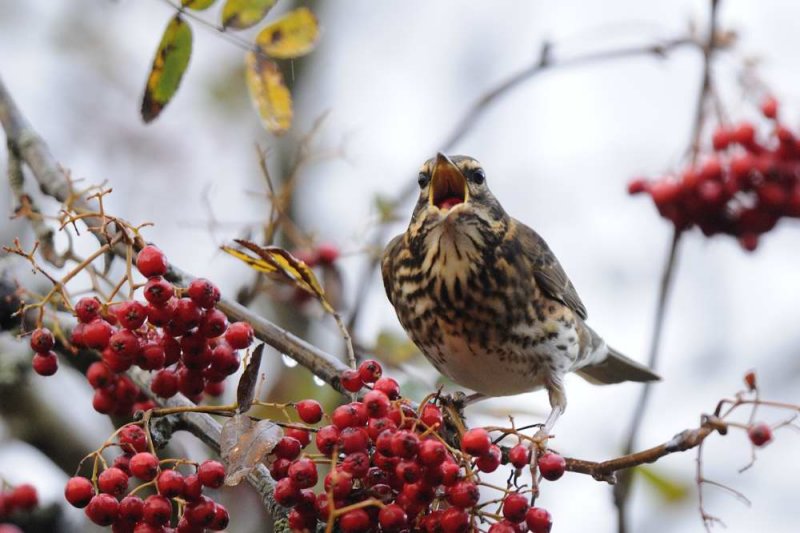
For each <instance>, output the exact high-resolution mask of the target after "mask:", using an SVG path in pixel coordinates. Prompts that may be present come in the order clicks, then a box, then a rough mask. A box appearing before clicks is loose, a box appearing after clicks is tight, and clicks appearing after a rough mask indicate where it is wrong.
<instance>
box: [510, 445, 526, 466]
mask: <svg viewBox="0 0 800 533" xmlns="http://www.w3.org/2000/svg"><path fill="white" fill-rule="evenodd" d="M508 461H509V462H510V463H511V464H512V465H514V468H525V467H526V466H528V465H529V464H530V462H531V450H530V448H528V447H527V446H525V445H524V444H517V445H516V446H514V447H513V448H511V449H510V450H509V451H508Z"/></svg>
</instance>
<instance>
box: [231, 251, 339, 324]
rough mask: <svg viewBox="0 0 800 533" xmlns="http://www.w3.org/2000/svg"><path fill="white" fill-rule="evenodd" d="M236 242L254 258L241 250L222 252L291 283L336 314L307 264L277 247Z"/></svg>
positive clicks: (326, 309)
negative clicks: (251, 253)
mask: <svg viewBox="0 0 800 533" xmlns="http://www.w3.org/2000/svg"><path fill="white" fill-rule="evenodd" d="M235 242H236V243H237V244H238V245H240V246H242V247H244V248H246V249H247V250H249V251H251V252H253V254H255V256H252V255H250V254H248V253H246V252H243V251H241V250H236V249H235V248H231V247H229V246H223V247H222V250H223V251H224V252H226V253H228V254H230V255H232V256H233V257H235V258H237V259H239V260H240V261H243V262H245V263H246V264H247V265H248V266H249V267H250V268H253V269H255V270H258V271H259V272H264V273H267V274H272V275H273V277H277V278H278V279H280V280H282V281H285V282H288V283H291V284H292V285H294V286H295V287H298V288H299V289H302V290H304V291H306V292H307V293H309V294H311V295H312V296H315V297H316V298H317V300H319V302H320V304H322V307H323V308H324V309H325V311H327V312H329V313H334V309H333V307H331V305H330V304H329V303H328V301H327V300H326V299H325V291H324V290H323V288H322V285H320V284H319V281H318V280H317V276H315V275H314V272H313V271H312V270H311V269H310V268H309V267H308V265H307V264H305V262H303V261H301V260H300V259H298V258H296V257H295V256H293V255H292V254H290V253H289V252H287V251H286V250H284V249H283V248H279V247H277V246H259V245H257V244H255V243H253V242H250V241H245V240H241V239H236V240H235Z"/></svg>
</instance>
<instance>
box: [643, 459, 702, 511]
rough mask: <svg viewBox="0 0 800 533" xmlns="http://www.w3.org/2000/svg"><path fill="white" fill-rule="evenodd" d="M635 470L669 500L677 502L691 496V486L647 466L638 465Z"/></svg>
mask: <svg viewBox="0 0 800 533" xmlns="http://www.w3.org/2000/svg"><path fill="white" fill-rule="evenodd" d="M635 472H636V473H637V474H638V475H640V476H641V477H642V479H643V480H644V481H645V482H646V483H647V484H648V485H650V486H651V487H653V488H654V489H656V492H657V493H658V494H659V495H660V496H661V497H662V498H663V499H664V500H665V501H667V502H669V503H676V502H680V501H684V500H685V499H686V498H688V497H689V486H688V485H687V484H686V483H682V482H680V481H677V480H675V479H670V478H668V477H666V476H665V475H664V474H661V473H659V472H656V471H655V470H654V469H652V468H650V467H646V466H637V467H636V469H635Z"/></svg>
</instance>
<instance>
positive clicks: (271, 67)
mask: <svg viewBox="0 0 800 533" xmlns="http://www.w3.org/2000/svg"><path fill="white" fill-rule="evenodd" d="M245 67H246V70H245V77H246V79H247V88H248V89H249V90H250V99H251V100H252V101H253V105H254V106H255V108H256V110H257V111H258V115H259V116H260V117H261V123H262V124H263V125H264V127H265V128H267V129H268V130H269V131H271V132H272V133H274V134H276V135H280V134H282V133H284V132H286V130H288V129H289V127H290V126H291V125H292V94H291V93H290V92H289V89H288V88H287V87H286V85H285V84H284V83H283V75H282V74H281V71H280V70H278V65H276V64H275V63H274V62H272V61H270V60H269V59H267V58H266V57H264V56H263V55H262V54H256V53H254V52H248V53H247V55H246V57H245Z"/></svg>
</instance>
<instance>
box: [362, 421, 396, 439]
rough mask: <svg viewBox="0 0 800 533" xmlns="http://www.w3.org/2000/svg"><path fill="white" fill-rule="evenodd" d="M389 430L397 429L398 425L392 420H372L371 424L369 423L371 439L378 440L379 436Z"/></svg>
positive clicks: (368, 431) (368, 428) (368, 430)
mask: <svg viewBox="0 0 800 533" xmlns="http://www.w3.org/2000/svg"><path fill="white" fill-rule="evenodd" d="M387 429H397V424H395V423H394V422H393V421H392V420H390V419H388V418H385V417H384V418H370V419H369V422H367V433H368V434H369V438H370V439H372V440H373V441H374V440H377V438H378V435H380V434H381V433H383V432H384V430H387Z"/></svg>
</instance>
